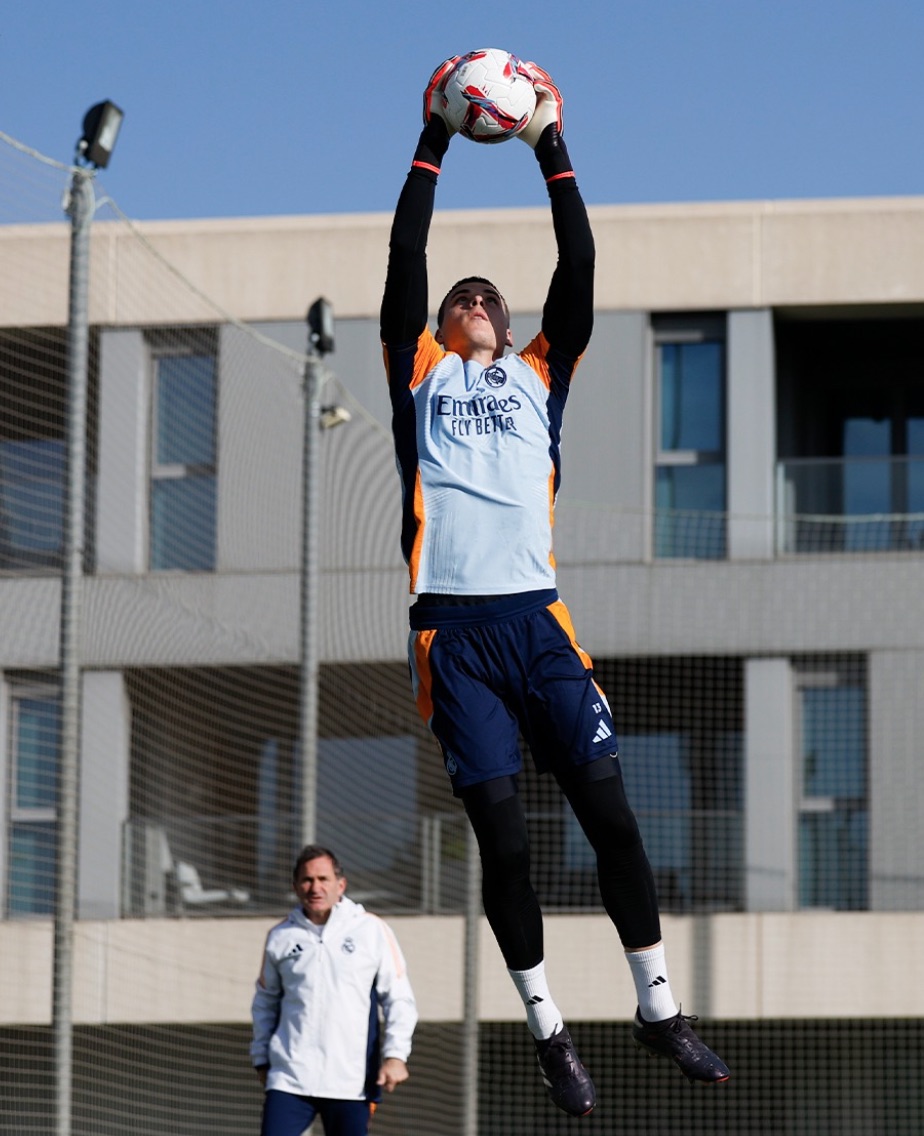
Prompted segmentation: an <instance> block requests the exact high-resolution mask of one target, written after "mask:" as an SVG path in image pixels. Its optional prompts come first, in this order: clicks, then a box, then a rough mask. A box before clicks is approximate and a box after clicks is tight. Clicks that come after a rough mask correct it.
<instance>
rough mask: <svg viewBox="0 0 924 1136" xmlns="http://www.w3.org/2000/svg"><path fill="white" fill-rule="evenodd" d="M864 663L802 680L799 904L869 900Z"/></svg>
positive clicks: (844, 905) (850, 905) (851, 905)
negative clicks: (862, 665)
mask: <svg viewBox="0 0 924 1136" xmlns="http://www.w3.org/2000/svg"><path fill="white" fill-rule="evenodd" d="M859 669H860V668H859V666H857V667H852V668H846V669H828V670H825V669H817V670H811V671H808V672H805V673H803V674H802V675H800V677H799V713H800V744H801V752H800V762H801V797H800V804H799V837H798V839H799V906H800V907H826V908H833V909H834V910H838V911H857V910H862V909H864V908H865V907H866V905H867V842H868V834H867V819H868V807H867V762H866V690H865V684H864V681H863V678H862V675H860V674H859V673H858V671H859Z"/></svg>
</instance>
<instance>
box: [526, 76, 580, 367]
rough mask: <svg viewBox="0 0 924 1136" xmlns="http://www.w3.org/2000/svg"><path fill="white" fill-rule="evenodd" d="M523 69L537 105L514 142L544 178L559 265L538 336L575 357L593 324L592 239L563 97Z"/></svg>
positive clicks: (546, 80) (549, 83)
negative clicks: (565, 134)
mask: <svg viewBox="0 0 924 1136" xmlns="http://www.w3.org/2000/svg"><path fill="white" fill-rule="evenodd" d="M521 67H522V68H523V70H524V71H525V73H526V74H528V75H529V77H530V78H531V79H532V81H533V85H534V86H535V88H536V99H537V104H536V112H535V114H534V115H533V118H532V120H531V121H530V123H529V125H528V126H527V127H526V129H525V130H523V131H521V132H520V134H519V135H518V137H519V138H522V139H523V141H524V142H526V143H527V145H529V146H531V147H532V148H533V150H534V152H535V154H536V160H537V161H538V162H539V168H540V169H541V170H542V175H543V177H544V178H545V181H546V187H547V189H548V193H549V200H550V203H551V207H552V225H553V228H554V231H555V240H556V242H557V245H558V263H557V264H556V266H555V271H554V273H553V274H552V280H551V283H550V285H549V291H548V295H547V297H546V301H545V307H544V308H543V311H542V332H543V335H545V337H546V339H547V340H548V341H549V344H550V346H552V347H554V348H555V349H556V350H558V351H561V352H563V353H564V354H565V355H568V356H570V357H572V358H577V357H578V356H579V355H581V354H582V353H583V351H584V350H585V348H586V347H587V344H588V343H589V342H590V334H591V331H592V330H593V323H594V257H595V250H594V238H593V233H592V232H591V229H590V221H589V220H588V218H587V209H586V208H585V206H584V200H583V198H582V197H581V193H580V190H579V189H578V187H577V182H576V181H575V177H574V169H573V167H572V165H571V159H570V157H569V156H568V150H567V148H566V146H565V140H564V138H562V134H561V132H562V115H561V107H562V97H561V93H560V92H559V90H558V88H557V87H556V86H555V84H554V83H553V82H552V80H551V78H550V76H549V75H548V73H547V72H546V71H543V70H542V68H541V67H537V66H536V64H535V63H522V64H521Z"/></svg>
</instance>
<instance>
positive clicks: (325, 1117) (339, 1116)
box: [260, 1089, 374, 1136]
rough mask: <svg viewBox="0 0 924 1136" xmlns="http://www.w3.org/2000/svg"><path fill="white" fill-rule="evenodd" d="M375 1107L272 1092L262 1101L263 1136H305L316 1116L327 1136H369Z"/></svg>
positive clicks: (363, 1102)
mask: <svg viewBox="0 0 924 1136" xmlns="http://www.w3.org/2000/svg"><path fill="white" fill-rule="evenodd" d="M373 1109H374V1105H370V1104H369V1102H368V1101H361V1100H331V1099H329V1098H326V1097H325V1098H322V1097H300V1096H297V1095H296V1094H295V1093H283V1092H280V1091H279V1090H278V1089H270V1090H269V1092H268V1093H267V1094H266V1096H265V1098H264V1101H263V1122H262V1124H261V1126H260V1136H302V1133H303V1132H304V1131H305V1129H306V1128H307V1127H308V1126H309V1125H310V1124H311V1123H312V1121H313V1120H314V1118H315V1117H316V1116H320V1118H321V1120H322V1121H323V1123H324V1136H367V1134H368V1132H369V1119H370V1117H371V1116H372V1111H373Z"/></svg>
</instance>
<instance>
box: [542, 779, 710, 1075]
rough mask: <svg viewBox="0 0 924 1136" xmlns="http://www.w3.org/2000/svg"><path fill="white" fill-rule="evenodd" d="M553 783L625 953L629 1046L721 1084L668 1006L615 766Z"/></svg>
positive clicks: (657, 932) (630, 819) (654, 919)
mask: <svg viewBox="0 0 924 1136" xmlns="http://www.w3.org/2000/svg"><path fill="white" fill-rule="evenodd" d="M558 780H559V784H560V785H561V787H562V790H563V791H564V793H565V795H566V796H567V798H568V801H569V802H570V804H571V807H572V809H573V810H574V814H575V816H576V818H577V820H578V822H579V823H580V825H581V827H582V829H583V830H584V832H585V834H586V835H587V839H588V840H589V841H590V844H591V846H592V847H593V849H594V852H595V853H596V856H597V878H598V880H599V884H600V895H601V898H602V899H603V904H604V907H605V908H606V912H607V914H608V915H609V917H610V919H612V921H613V923H614V925H615V927H616V930H617V933H618V934H619V937H620V940H621V942H622V944H623V947H624V949H625V952H626V960H627V961H628V963H629V969H630V971H631V974H632V978H633V981H634V983H635V990H636V994H637V997H638V1011H637V1013H636V1016H635V1021H634V1023H633V1027H632V1034H633V1037H634V1038H635V1041H636V1044H637V1045H638V1046H639V1048H641V1049H644V1050H646V1051H647V1052H648V1053H649V1054H651V1055H652V1056H658V1057H667V1058H669V1059H670V1060H672V1061H673V1062H674V1063H675V1064H676V1065H677V1066H678V1068H679V1069H680V1070H681V1072H682V1073H683V1074H684V1076H685V1077H687V1079H688V1080H690V1081H704V1082H707V1083H715V1082H719V1081H725V1080H728V1077H729V1071H728V1067H727V1066H726V1065H725V1063H724V1062H723V1061H722V1060H721V1058H719V1057H717V1056H716V1055H715V1054H714V1053H713V1052H712V1050H711V1049H709V1047H708V1046H706V1045H705V1044H704V1043H703V1042H702V1041H701V1040H700V1038H699V1037H697V1035H696V1034H695V1033H694V1032H693V1030H692V1029H691V1027H690V1024H689V1022H690V1020H691V1019H689V1018H685V1017H684V1016H683V1015H682V1014H681V1012H680V1008H679V1007H678V1005H677V1003H676V1002H675V1001H674V995H673V993H672V991H671V987H670V982H669V981H668V973H667V961H666V958H665V952H664V944H663V943H662V942H661V929H660V918H659V915H658V900H657V894H656V891H655V885H654V878H653V876H652V872H651V866H650V864H649V862H648V856H647V855H646V853H645V849H644V846H643V844H642V839H641V835H640V834H639V831H638V824H637V822H636V819H635V815H634V814H633V812H632V810H631V808H630V806H629V803H628V801H627V799H626V795H625V790H624V788H623V783H622V775H621V773H620V772H619V763H618V760H617V759H616V758H615V757H611V758H601V759H599V760H598V761H595V762H592V763H590V764H589V765H583V766H578V767H576V768H572V769H570V770H569V771H568V772H566V773H564V774H561V773H560V774H559V776H558Z"/></svg>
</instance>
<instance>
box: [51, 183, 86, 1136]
mask: <svg viewBox="0 0 924 1136" xmlns="http://www.w3.org/2000/svg"><path fill="white" fill-rule="evenodd" d="M95 207H96V198H95V195H94V192H93V171H92V170H89V169H84V168H79V167H78V168H75V169H74V172H73V177H72V179H71V185H70V194H69V198H68V202H67V213H68V215H69V216H70V218H71V264H70V283H69V301H68V302H69V310H68V324H67V382H68V411H67V483H66V497H65V502H66V503H65V524H64V564H63V571H62V575H61V627H60V634H59V661H60V685H61V691H60V699H61V727H60V730H61V732H60V737H59V755H58V793H57V832H56V836H57V856H56V870H55V920H54V965H53V971H54V973H53V983H52V986H53V988H52V1022H53V1029H54V1044H55V1104H56V1126H55V1132H56V1134H57V1136H70V1133H71V1118H72V1074H73V1017H72V1014H73V987H74V920H75V919H76V916H77V878H78V852H79V835H80V834H79V813H78V809H79V797H78V786H79V778H80V721H81V690H80V683H81V670H80V655H81V639H82V629H83V557H84V532H85V523H84V516H85V501H84V497H85V485H86V437H87V385H88V380H87V369H88V359H89V315H88V293H89V276H90V273H89V266H90V225H91V223H92V220H93V212H94V209H95Z"/></svg>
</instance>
